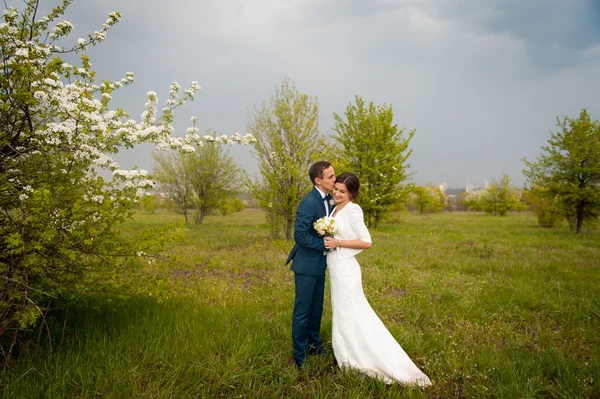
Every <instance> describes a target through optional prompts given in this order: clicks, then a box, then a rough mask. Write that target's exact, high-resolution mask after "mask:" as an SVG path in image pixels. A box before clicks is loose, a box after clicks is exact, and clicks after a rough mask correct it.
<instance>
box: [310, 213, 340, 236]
mask: <svg viewBox="0 0 600 399" xmlns="http://www.w3.org/2000/svg"><path fill="white" fill-rule="evenodd" d="M313 226H314V227H315V230H317V233H319V235H320V236H323V237H333V236H334V235H335V234H336V233H337V230H338V229H337V226H336V225H335V219H334V218H332V217H331V216H324V217H322V218H321V219H319V220H317V221H316V222H314V223H313Z"/></svg>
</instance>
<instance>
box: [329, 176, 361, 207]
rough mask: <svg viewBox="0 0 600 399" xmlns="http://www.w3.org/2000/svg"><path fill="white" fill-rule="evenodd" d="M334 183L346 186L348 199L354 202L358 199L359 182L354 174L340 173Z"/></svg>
mask: <svg viewBox="0 0 600 399" xmlns="http://www.w3.org/2000/svg"><path fill="white" fill-rule="evenodd" d="M335 182H336V183H342V184H345V185H346V188H347V189H348V193H350V199H351V200H355V199H357V198H358V191H359V189H360V181H359V180H358V177H356V175H355V174H354V173H350V172H344V173H340V174H339V175H338V177H336V178H335Z"/></svg>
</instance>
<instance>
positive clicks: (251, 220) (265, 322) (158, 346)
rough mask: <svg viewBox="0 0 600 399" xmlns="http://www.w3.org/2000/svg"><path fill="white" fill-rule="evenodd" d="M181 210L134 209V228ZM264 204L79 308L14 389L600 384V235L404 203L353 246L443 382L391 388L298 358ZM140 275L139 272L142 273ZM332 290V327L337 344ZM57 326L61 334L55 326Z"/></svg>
mask: <svg viewBox="0 0 600 399" xmlns="http://www.w3.org/2000/svg"><path fill="white" fill-rule="evenodd" d="M177 220H179V216H177V215H173V214H165V213H160V212H159V213H157V214H155V215H149V214H144V213H140V214H138V215H136V217H135V218H134V220H132V221H131V222H130V223H129V224H128V225H127V226H125V228H126V229H129V230H130V231H135V230H138V229H142V228H144V227H145V226H149V225H153V224H162V223H169V222H173V221H177ZM263 220H264V219H263V215H262V213H261V212H260V211H257V210H252V209H247V210H244V211H243V212H241V213H237V214H234V215H230V216H226V217H222V216H212V217H208V218H207V219H206V220H205V223H204V224H203V225H200V226H196V225H190V226H187V227H186V228H185V238H184V239H183V241H182V242H179V243H176V244H174V245H172V247H171V248H170V249H169V251H170V253H171V255H173V256H174V257H176V258H177V259H178V260H177V262H176V263H173V264H171V265H170V266H169V268H168V270H167V274H166V277H165V278H163V279H162V280H161V285H160V286H159V287H158V288H156V292H148V293H147V294H146V295H145V296H136V297H132V298H130V299H128V300H127V301H125V302H114V303H112V304H110V303H109V302H108V301H106V298H102V297H90V298H85V299H86V301H87V306H83V302H82V303H81V305H79V306H77V305H75V306H74V305H71V307H70V308H69V314H68V318H67V321H68V329H67V331H68V336H67V339H66V341H65V343H64V344H63V345H62V347H61V349H60V350H54V351H53V352H52V353H50V352H49V351H48V350H47V348H31V349H30V351H28V352H26V353H22V354H21V356H20V357H19V359H18V360H17V361H16V362H15V363H14V365H13V369H12V371H11V374H10V376H9V378H8V380H7V381H6V385H5V386H4V387H3V391H2V393H3V394H4V395H5V396H6V397H8V398H35V397H79V398H95V397H110V398H113V397H114V398H121V397H128V398H129V397H131V398H138V397H139V398H150V397H152V398H196V397H207V398H210V397H228V398H229V397H251V398H253V397H256V398H259V397H260V398H263V397H267V398H288V397H289V398H307V397H314V398H363V397H374V398H379V397H381V398H396V397H406V398H420V397H431V398H435V397H438V398H462V397H469V398H480V397H495V398H498V397H500V398H517V397H519V398H527V397H530V398H533V397H557V398H567V397H573V398H575V397H588V398H593V397H600V381H599V379H600V360H599V356H598V353H599V350H600V337H599V334H598V331H600V306H599V300H598V298H600V281H599V280H600V270H599V268H600V237H599V236H598V235H579V236H576V235H573V234H570V233H569V231H568V229H566V228H565V227H560V228H555V229H542V228H539V227H538V226H537V223H536V220H535V218H534V217H533V216H531V215H528V214H514V215H509V216H507V217H502V218H499V217H491V216H487V215H482V214H465V213H461V214H448V213H444V214H438V215H431V216H427V217H421V216H414V215H410V214H402V215H401V216H399V217H398V218H396V221H397V223H388V224H383V225H382V226H381V227H380V229H379V230H377V231H372V235H373V241H374V247H373V249H371V250H369V251H364V252H363V253H362V254H361V255H359V260H360V262H361V265H362V268H363V285H364V290H365V293H366V295H367V297H368V298H369V300H370V302H371V305H372V306H373V308H374V309H375V311H376V312H377V313H378V314H379V316H380V317H381V319H382V320H383V321H384V322H385V324H386V325H387V326H388V328H389V329H390V331H391V332H392V334H393V335H394V336H395V337H396V338H397V340H398V341H399V342H400V344H401V345H402V347H403V348H404V349H405V350H406V352H407V353H408V354H409V355H410V356H411V357H412V358H413V360H414V361H415V363H417V365H418V366H419V367H421V368H422V369H423V371H424V372H425V373H427V374H428V375H429V376H430V378H431V379H432V381H433V384H434V385H433V386H432V387H430V388H426V389H415V388H407V387H403V386H399V385H392V386H387V385H385V384H383V383H381V382H379V381H377V380H373V379H370V378H366V377H363V376H362V375H359V374H355V373H348V372H342V371H340V370H339V369H338V368H337V367H336V366H335V362H334V359H333V356H332V355H329V356H324V357H323V356H322V357H316V358H310V359H309V360H308V361H307V370H306V371H304V372H300V373H299V372H297V371H296V370H295V368H294V367H293V366H291V365H290V363H289V362H290V360H291V337H290V335H291V332H290V325H291V312H292V304H293V276H292V273H291V272H290V271H289V270H288V268H287V267H284V265H283V263H284V261H285V258H286V256H287V253H288V251H289V250H290V248H291V245H292V244H291V243H289V242H285V241H273V240H271V239H270V238H269V236H268V229H267V226H266V225H265V224H264V222H263ZM140 284H143V283H142V282H141V283H140ZM328 299H329V295H328V292H327V293H326V303H325V314H324V317H323V325H322V337H323V338H324V339H325V341H326V344H327V345H328V346H330V340H331V308H330V304H329V301H328ZM58 334H60V331H59V332H58Z"/></svg>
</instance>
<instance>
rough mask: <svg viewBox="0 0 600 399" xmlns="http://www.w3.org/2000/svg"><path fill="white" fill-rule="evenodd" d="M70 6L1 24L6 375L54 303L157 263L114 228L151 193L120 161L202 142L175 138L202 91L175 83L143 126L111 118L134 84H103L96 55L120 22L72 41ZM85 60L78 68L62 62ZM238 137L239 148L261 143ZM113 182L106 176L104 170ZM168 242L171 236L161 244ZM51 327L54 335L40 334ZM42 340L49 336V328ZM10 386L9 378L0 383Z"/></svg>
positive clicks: (191, 133)
mask: <svg viewBox="0 0 600 399" xmlns="http://www.w3.org/2000/svg"><path fill="white" fill-rule="evenodd" d="M70 3H71V0H63V2H62V4H61V5H60V6H57V7H55V8H54V9H53V10H52V11H51V12H50V13H49V14H48V15H47V16H45V17H43V18H39V19H38V18H37V8H38V0H28V1H26V3H25V5H24V9H23V11H22V12H21V13H19V12H18V11H17V10H16V9H14V8H7V9H5V10H4V13H3V19H4V22H3V23H1V24H0V68H1V69H0V344H1V346H2V348H1V349H2V353H3V355H4V367H3V370H4V371H5V370H6V367H7V365H8V360H9V358H10V354H11V352H12V351H13V349H14V347H15V345H16V343H17V338H18V336H19V334H20V332H21V331H22V330H23V329H25V328H29V327H31V326H33V325H35V324H36V323H37V322H38V321H39V320H40V319H42V321H43V318H44V316H45V314H46V313H47V311H48V309H49V299H50V298H56V297H59V296H64V295H66V294H70V293H73V292H77V291H81V290H84V289H86V287H88V286H89V285H90V284H93V283H94V282H95V281H98V280H100V279H102V281H104V282H106V281H110V280H111V278H112V279H114V280H116V277H115V274H116V272H117V268H119V267H124V266H128V265H131V263H127V262H125V263H124V262H123V261H120V260H119V259H128V258H122V257H119V256H115V255H121V256H124V257H127V256H135V255H136V254H137V255H142V254H152V253H156V252H155V251H156V250H157V249H156V247H155V246H154V245H155V244H157V243H158V242H157V241H156V240H155V241H152V240H150V241H140V242H128V241H127V240H126V238H124V237H120V236H119V235H118V234H117V233H116V232H115V230H114V227H115V225H116V224H118V223H120V222H121V221H123V220H125V219H126V218H127V217H128V216H130V215H131V213H132V211H133V209H134V207H135V203H136V202H137V201H138V200H139V198H141V197H142V196H143V195H144V194H145V192H146V190H147V189H148V188H151V187H152V186H153V182H152V181H151V180H150V177H149V175H148V173H147V172H146V171H145V170H141V169H135V170H122V169H120V168H119V166H118V164H117V163H116V162H114V161H113V159H112V158H111V154H115V153H117V151H118V149H119V148H132V147H134V146H137V145H138V144H141V143H145V142H150V143H154V144H155V145H156V146H157V148H159V149H178V150H181V151H184V152H191V151H194V145H195V144H196V143H198V142H200V141H201V140H202V139H201V138H200V136H199V135H198V134H197V128H196V126H195V119H194V120H193V126H192V127H190V128H189V129H188V132H187V134H186V135H185V137H182V138H180V137H174V136H173V133H174V128H173V126H172V123H173V120H174V117H173V110H174V109H175V108H177V107H179V106H182V105H184V104H185V103H186V102H187V101H189V100H193V98H194V95H195V93H196V92H197V91H198V90H199V89H200V86H199V85H198V83H197V82H193V83H192V85H191V86H190V88H188V89H186V90H183V91H182V89H181V86H180V85H179V84H177V83H173V84H172V85H171V90H170V97H169V99H168V100H167V101H166V107H165V108H163V109H162V111H161V112H158V111H157V106H158V97H157V95H156V93H154V92H149V93H148V100H147V102H146V107H145V110H144V112H143V113H142V115H141V120H140V121H139V122H136V121H135V120H133V119H129V116H128V114H127V113H126V112H125V111H124V110H122V109H118V108H117V109H114V110H113V109H110V108H109V104H110V101H111V98H112V96H113V94H114V92H115V91H117V90H118V89H119V88H121V87H123V86H127V85H129V84H131V83H133V80H134V76H133V74H132V73H127V74H126V76H125V77H124V78H123V79H121V80H120V81H116V82H110V81H102V82H100V83H96V74H95V72H94V71H93V70H92V69H91V63H90V60H89V58H88V56H87V55H86V49H87V48H88V47H89V46H93V45H97V44H99V43H101V42H102V41H104V39H105V38H106V34H107V32H108V31H109V29H110V28H111V26H113V25H114V24H116V23H117V22H118V21H119V19H120V17H121V16H120V14H119V13H118V12H113V13H110V15H109V17H108V19H107V20H106V22H105V23H104V24H102V26H101V28H100V29H99V30H98V31H96V32H94V33H93V34H90V35H88V36H87V38H80V39H78V40H77V41H75V42H74V43H73V45H72V46H70V47H65V46H60V45H58V44H59V43H64V42H67V40H68V39H67V36H68V35H69V33H70V32H71V31H72V29H73V25H72V24H71V23H70V22H69V21H66V20H62V21H61V20H59V19H60V17H61V16H62V15H63V14H64V11H65V9H66V7H68V5H69V4H70ZM66 53H72V54H74V55H79V57H78V58H79V61H78V63H79V65H70V64H68V63H66V62H64V60H63V59H61V55H63V54H66ZM251 139H252V138H251V136H246V137H242V136H240V135H235V136H233V137H232V138H231V139H229V140H232V142H242V141H248V140H251ZM104 171H107V172H109V173H112V179H111V180H107V179H104V178H102V177H101V176H102V172H104ZM153 236H154V237H158V238H157V240H159V239H162V238H161V237H163V236H164V235H156V234H154V235H153ZM40 326H41V328H42V327H43V326H44V325H43V323H42V324H40ZM40 331H41V330H40ZM0 379H1V378H0Z"/></svg>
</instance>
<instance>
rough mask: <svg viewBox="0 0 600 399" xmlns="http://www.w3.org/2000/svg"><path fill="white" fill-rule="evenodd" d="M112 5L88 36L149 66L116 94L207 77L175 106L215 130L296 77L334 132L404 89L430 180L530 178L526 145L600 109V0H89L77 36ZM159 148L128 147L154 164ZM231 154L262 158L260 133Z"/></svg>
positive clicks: (397, 99) (106, 71)
mask: <svg viewBox="0 0 600 399" xmlns="http://www.w3.org/2000/svg"><path fill="white" fill-rule="evenodd" d="M14 1H16V0H8V4H9V6H17V5H16V4H11V3H12V2H14ZM42 3H44V4H43V5H42V10H41V11H42V12H43V11H44V10H43V7H49V6H50V5H54V2H53V1H52V0H44V1H42ZM111 11H120V12H121V13H122V16H123V18H122V20H121V22H120V23H119V24H117V25H116V26H114V27H113V28H112V29H111V31H109V33H108V37H107V39H106V41H105V42H104V43H102V44H100V45H99V46H97V47H95V48H92V49H90V50H89V51H88V54H89V56H90V57H91V62H92V65H93V69H95V70H96V71H97V74H98V75H97V76H98V77H99V78H100V79H108V80H119V79H120V78H122V77H124V76H125V73H126V72H129V71H131V72H133V73H135V83H134V84H133V85H132V86H130V87H127V88H123V89H121V90H119V91H118V92H116V93H115V94H114V96H113V98H114V101H113V102H112V103H111V104H112V105H113V106H120V107H123V108H125V109H126V110H127V111H128V112H130V114H131V115H132V117H135V118H136V119H139V115H140V114H141V112H142V110H143V105H144V103H145V101H146V94H145V93H146V92H148V91H150V90H154V91H156V92H157V93H158V95H159V98H160V99H161V101H164V100H166V99H167V95H168V89H169V84H170V83H171V82H173V81H177V82H179V83H180V84H181V85H182V86H183V87H187V86H188V85H189V84H190V83H191V82H192V81H194V80H196V81H198V82H200V85H201V86H202V90H201V91H200V92H199V93H198V95H197V98H196V100H195V101H194V102H192V103H188V104H187V105H186V106H185V108H183V109H178V110H177V111H176V114H175V116H176V118H177V119H178V121H177V122H176V124H175V127H176V128H177V130H178V132H179V133H180V134H181V135H183V134H184V133H185V129H186V128H187V127H188V126H189V123H190V117H191V116H192V115H195V116H197V117H198V127H199V128H200V130H201V131H204V130H206V129H209V128H212V129H215V130H216V131H217V132H219V133H222V134H228V135H230V134H233V133H235V132H239V133H242V134H244V133H245V131H246V124H247V122H248V120H249V116H250V115H252V114H253V111H254V107H258V106H260V105H261V103H262V102H263V101H266V102H268V101H269V100H270V98H271V97H272V96H273V95H274V93H275V88H276V87H277V86H279V85H280V84H281V82H282V81H283V79H284V78H286V77H289V78H290V79H291V80H292V81H293V82H294V83H295V86H296V88H297V89H298V90H299V91H300V92H302V93H306V94H308V95H310V96H313V97H315V98H316V99H317V101H318V103H319V108H320V110H319V115H320V121H319V126H320V131H321V133H322V134H324V135H326V136H327V135H332V134H333V131H332V129H333V127H334V118H333V114H334V113H338V114H343V113H344V111H345V109H346V107H347V106H348V105H349V104H350V103H352V102H354V98H355V96H356V95H360V96H362V97H363V98H364V99H365V100H366V101H368V102H374V103H375V104H381V103H387V104H388V105H391V106H392V108H393V111H394V123H396V124H397V125H398V126H399V127H402V128H406V131H407V132H408V131H409V130H411V129H416V133H415V135H414V137H413V139H412V140H411V143H410V148H411V149H412V155H411V156H410V158H409V160H408V163H409V164H410V171H411V172H413V173H414V174H413V175H412V180H413V181H414V182H416V183H417V184H421V185H422V184H427V183H434V184H440V183H442V182H446V183H447V184H448V187H454V188H460V187H464V186H465V185H466V184H467V183H471V184H474V185H475V186H483V184H484V183H483V182H484V181H485V180H487V181H491V180H493V179H499V178H500V176H501V175H502V174H503V173H507V174H508V175H509V176H510V177H511V178H512V180H513V183H514V184H515V185H517V186H518V187H520V186H522V185H523V184H524V182H525V178H524V176H523V174H522V169H523V167H524V164H523V161H522V159H523V158H527V159H528V160H534V159H535V158H536V157H538V156H539V155H540V154H541V151H542V150H541V147H542V146H544V145H546V144H547V140H548V139H549V138H550V132H556V131H557V127H556V126H555V125H556V118H557V117H561V118H562V117H564V116H568V117H572V118H576V117H577V116H578V115H579V113H580V112H581V110H582V109H583V108H584V107H585V108H587V109H588V112H589V113H590V115H591V117H592V119H600V95H599V93H600V0H520V1H519V0H170V1H164V0H118V1H117V0H102V1H100V0H96V1H92V0H75V2H74V3H73V4H72V5H71V6H70V7H69V8H68V9H67V12H66V15H65V18H66V19H68V20H69V21H71V22H72V23H73V24H74V26H75V30H74V31H73V34H72V36H70V37H71V38H72V40H73V42H75V41H76V40H77V38H79V37H87V33H89V32H93V31H94V30H98V29H99V27H100V25H101V24H102V23H103V22H104V21H105V20H106V17H107V15H108V13H109V12H111ZM151 152H152V146H150V145H144V146H142V147H141V148H139V149H137V150H134V151H128V152H124V153H120V154H118V155H117V156H116V157H115V159H116V160H117V162H119V164H120V165H121V167H122V168H131V167H133V166H137V167H140V168H144V169H148V170H152V168H153V160H152V158H151V155H150V154H151ZM231 155H232V156H233V157H234V160H235V161H236V162H237V163H238V164H239V165H240V166H241V167H242V168H244V169H245V170H246V171H247V172H248V173H249V175H250V176H253V175H255V174H257V173H258V167H257V161H256V160H255V159H254V158H253V157H252V151H251V148H249V147H241V146H237V147H234V148H232V149H231Z"/></svg>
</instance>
